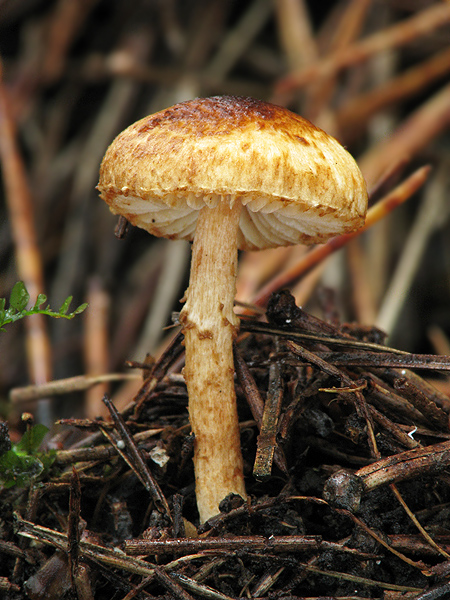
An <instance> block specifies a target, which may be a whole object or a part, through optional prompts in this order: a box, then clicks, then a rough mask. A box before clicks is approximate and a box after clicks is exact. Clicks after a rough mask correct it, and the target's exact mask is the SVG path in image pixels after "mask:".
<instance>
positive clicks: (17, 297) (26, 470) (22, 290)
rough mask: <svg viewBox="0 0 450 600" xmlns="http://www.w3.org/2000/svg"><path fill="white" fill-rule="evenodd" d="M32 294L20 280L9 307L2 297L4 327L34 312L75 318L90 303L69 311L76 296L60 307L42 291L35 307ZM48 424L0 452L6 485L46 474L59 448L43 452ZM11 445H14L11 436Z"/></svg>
mask: <svg viewBox="0 0 450 600" xmlns="http://www.w3.org/2000/svg"><path fill="white" fill-rule="evenodd" d="M29 302H30V294H29V293H28V290H27V288H26V287H25V284H24V283H23V282H22V281H18V282H17V283H16V284H15V285H14V287H13V289H12V290H11V295H10V297H9V307H8V308H6V298H0V331H4V326H5V325H8V324H9V323H14V322H15V321H19V320H20V319H23V318H24V317H29V316H31V315H47V316H48V317H53V318H54V319H73V317H74V316H75V315H78V314H80V313H81V312H83V311H84V310H85V309H86V307H87V304H81V305H80V306H79V307H78V308H76V309H75V310H74V311H72V312H69V306H70V303H71V302H72V296H69V297H68V298H67V299H66V300H65V302H64V303H63V304H62V306H61V308H60V309H59V310H58V311H54V310H52V309H51V308H50V306H48V305H46V306H45V304H46V302H47V296H45V294H39V295H38V297H37V298H36V302H35V303H34V305H33V306H31V308H27V306H28V304H29ZM47 431H48V428H47V427H45V426H44V425H39V424H38V425H34V426H33V427H30V429H28V431H26V433H25V434H24V435H23V436H22V439H21V440H20V442H18V443H17V444H15V445H14V446H13V447H12V448H10V449H8V450H7V451H6V452H3V453H1V455H0V483H1V485H2V486H3V487H4V488H10V487H13V486H14V485H17V486H19V487H20V486H25V485H27V484H29V483H30V482H31V481H32V480H35V479H36V478H37V477H39V476H40V475H43V474H44V473H45V472H46V471H47V470H48V469H49V468H50V466H51V465H52V463H53V461H54V458H55V450H47V451H45V452H40V451H39V447H40V445H41V443H42V440H43V439H44V437H45V435H46V433H47ZM7 440H8V445H10V442H9V438H7Z"/></svg>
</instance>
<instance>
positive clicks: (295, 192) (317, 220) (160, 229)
mask: <svg viewBox="0 0 450 600" xmlns="http://www.w3.org/2000/svg"><path fill="white" fill-rule="evenodd" d="M98 189H99V191H100V195H101V197H102V198H103V200H105V201H106V202H107V204H108V205H109V207H110V209H111V211H112V212H113V213H115V214H119V215H122V216H124V217H125V218H126V219H127V220H128V221H130V222H131V223H132V224H133V225H137V226H139V227H142V228H143V229H146V230H147V231H149V232H150V233H152V234H153V235H156V236H163V237H167V238H169V239H180V238H181V239H186V240H190V241H192V240H193V247H192V259H191V272H190V280H189V287H188V289H187V291H186V294H185V298H186V302H185V305H184V307H183V309H182V311H181V315H180V319H181V322H182V324H183V328H184V336H185V349H186V366H185V368H184V377H185V380H186V385H187V389H188V395H189V418H190V423H191V427H192V431H193V433H194V435H195V444H194V469H195V480H196V497H197V506H198V510H199V515H200V521H201V522H204V521H206V520H207V519H209V518H210V517H212V516H214V515H216V514H217V513H218V512H219V503H220V502H221V501H222V500H223V499H224V498H225V497H226V496H228V495H229V494H238V495H240V496H241V497H242V498H244V499H245V498H246V492H245V485H244V477H243V465H242V454H241V447H240V435H239V423H238V415H237V408H236V395H235V390H234V366H233V354H232V343H233V340H234V338H235V337H236V334H237V332H238V329H239V319H238V318H237V316H236V315H235V313H234V311H233V304H234V296H235V290H236V287H235V278H236V269H237V251H238V249H243V250H256V249H262V248H271V247H275V246H282V245H290V244H299V243H320V242H323V241H325V240H326V239H328V238H329V237H331V236H334V235H336V234H340V233H344V232H349V231H353V230H355V229H357V228H359V227H360V226H361V225H362V224H363V223H364V217H365V212H366V208H367V191H366V186H365V182H364V179H363V177H362V175H361V173H360V171H359V169H358V166H357V165H356V162H355V161H354V159H353V158H352V157H351V155H350V154H349V153H348V152H347V151H346V150H344V148H343V147H342V146H341V145H340V144H339V143H338V142H337V141H336V140H335V139H334V138H332V137H330V136H329V135H327V134H326V133H324V132H323V131H322V130H320V129H318V128H317V127H315V126H314V125H312V124H311V123H310V122H309V121H307V120H305V119H303V118H302V117H300V116H298V115H296V114H294V113H292V112H290V111H289V110H286V109H285V108H281V107H279V106H275V105H272V104H268V103H266V102H262V101H260V100H255V99H253V98H243V97H231V96H221V97H212V98H200V99H195V100H191V101H188V102H183V103H180V104H176V105H175V106H172V107H170V108H167V109H165V110H162V111H160V112H158V113H156V114H154V115H150V116H148V117H146V118H144V119H142V120H140V121H138V122H137V123H135V124H134V125H131V126H130V127H128V129H126V130H125V131H123V132H122V133H121V134H120V135H119V136H118V137H117V138H116V139H115V140H114V141H113V143H112V144H111V146H110V147H109V148H108V150H107V152H106V154H105V157H104V159H103V162H102V165H101V169H100V181H99V184H98Z"/></svg>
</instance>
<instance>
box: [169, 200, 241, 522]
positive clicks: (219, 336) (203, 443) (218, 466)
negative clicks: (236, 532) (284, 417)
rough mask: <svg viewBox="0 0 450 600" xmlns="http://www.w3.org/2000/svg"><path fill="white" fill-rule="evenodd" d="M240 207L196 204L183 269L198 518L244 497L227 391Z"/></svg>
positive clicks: (231, 394) (232, 401)
mask: <svg viewBox="0 0 450 600" xmlns="http://www.w3.org/2000/svg"><path fill="white" fill-rule="evenodd" d="M241 209H242V205H241V202H240V201H235V202H232V200H230V199H229V197H228V198H224V199H221V201H219V203H218V206H217V207H216V208H209V207H204V208H202V209H201V210H200V214H199V218H198V224H197V228H196V232H195V239H194V243H193V247H192V261H191V275H190V281H189V288H188V290H187V292H186V304H185V305H184V308H183V310H182V311H181V321H182V323H183V325H184V336H185V346H186V366H185V369H184V377H185V380H186V385H187V389H188V394H189V418H190V422H191V427H192V431H193V433H194V434H195V445H194V468H195V486H196V496H197V507H198V511H199V515H200V521H201V522H202V523H203V522H205V521H207V520H208V519H209V518H211V517H212V516H214V515H216V514H218V513H219V503H220V502H221V501H222V500H223V499H224V498H225V497H226V496H227V495H228V494H230V493H234V494H239V495H240V496H242V497H243V498H246V493H245V486H244V476H243V472H242V454H241V444H240V434H239V422H238V415H237V408H236V393H235V389H234V363H233V339H234V338H235V337H236V334H237V331H238V328H239V319H238V317H237V316H236V315H235V314H234V311H233V304H234V296H235V293H236V269H237V233H238V229H239V217H240V213H241Z"/></svg>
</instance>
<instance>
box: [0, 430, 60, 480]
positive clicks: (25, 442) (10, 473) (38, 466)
mask: <svg viewBox="0 0 450 600" xmlns="http://www.w3.org/2000/svg"><path fill="white" fill-rule="evenodd" d="M47 431H48V428H47V427H45V425H39V424H38V425H33V427H30V429H29V430H28V431H26V432H25V433H24V434H23V436H22V439H21V440H20V442H18V443H17V444H15V445H14V446H13V447H12V448H11V450H8V451H7V452H5V453H4V454H2V455H1V456H0V482H1V485H2V486H3V487H4V488H6V489H7V488H11V487H13V486H14V485H17V486H19V487H21V486H26V485H28V484H29V483H30V481H32V480H33V479H36V478H37V477H39V476H40V475H42V474H44V473H45V472H46V471H48V469H49V468H50V467H51V465H52V463H53V461H54V460H55V454H56V450H46V451H45V452H39V446H40V445H41V443H42V440H43V439H44V437H45V434H46V433H47Z"/></svg>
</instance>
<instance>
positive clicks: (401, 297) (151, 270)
mask: <svg viewBox="0 0 450 600" xmlns="http://www.w3.org/2000/svg"><path fill="white" fill-rule="evenodd" d="M449 41H450V3H449V2H448V1H442V0H436V1H433V0H334V1H332V0H329V1H321V2H316V1H313V0H240V1H237V0H235V1H232V0H135V1H134V2H130V1H129V0H0V57H1V65H2V66H1V69H2V83H1V95H0V159H1V174H2V180H3V184H2V186H1V188H0V297H8V296H9V293H10V291H11V289H12V286H13V285H14V283H15V282H16V281H17V280H19V279H20V280H24V281H25V283H26V285H27V288H28V289H29V291H30V294H31V296H32V298H33V297H35V296H36V294H37V293H39V292H44V293H46V294H47V295H48V298H49V302H50V304H51V306H52V308H55V309H57V308H58V307H59V306H60V305H61V304H62V303H63V301H64V300H65V299H66V297H67V296H69V295H73V297H74V304H73V305H72V306H73V307H75V306H77V305H78V304H80V303H82V302H89V305H90V306H89V309H88V310H87V311H86V312H85V313H84V314H83V315H81V316H78V317H77V318H75V319H74V320H72V321H69V322H62V321H61V320H58V321H51V322H50V321H49V320H45V318H44V319H38V318H36V319H35V318H33V319H30V320H27V321H26V323H24V322H21V323H17V324H14V325H12V326H9V327H8V328H7V329H6V330H5V331H4V332H1V333H0V399H1V404H0V409H1V413H2V416H3V417H9V419H10V420H11V422H14V421H15V419H18V416H19V415H20V413H21V411H23V410H30V411H31V412H35V413H37V417H38V419H39V420H43V421H44V422H51V419H53V418H55V417H60V416H75V415H76V416H82V415H89V416H93V415H95V414H97V413H99V412H100V411H102V410H103V408H102V405H101V402H100V399H101V396H102V393H103V392H104V391H105V389H108V388H107V387H103V388H101V389H100V388H98V387H97V388H95V389H93V390H91V391H89V392H88V393H86V394H79V393H77V394H69V395H64V396H62V397H60V398H58V399H56V400H54V401H53V402H52V403H49V402H45V401H40V402H39V403H38V404H37V405H36V404H35V403H34V402H31V403H23V402H21V403H17V404H13V405H11V402H10V401H9V400H8V393H9V390H11V389H12V388H16V387H18V386H23V385H26V384H28V383H42V382H44V381H46V380H51V379H60V378H66V377H70V376H74V375H80V374H90V375H95V374H99V373H109V372H124V363H125V361H126V360H138V361H142V360H144V358H145V355H146V353H151V354H153V355H158V353H160V352H161V348H163V347H164V344H165V343H166V341H167V339H168V337H170V335H171V332H170V330H164V327H166V326H168V325H170V324H171V313H172V311H173V310H179V308H180V304H179V299H180V298H181V297H182V295H183V292H184V289H185V287H186V284H187V276H188V268H189V267H188V265H189V252H190V250H189V245H188V244H187V243H183V242H176V243H170V244H168V243H166V241H165V240H159V239H158V240H157V239H153V238H151V237H150V236H149V235H148V234H147V233H145V232H143V231H140V230H138V229H132V230H131V231H130V232H129V233H128V235H127V236H126V238H125V239H123V240H118V239H116V237H115V236H114V227H115V223H116V219H115V217H113V216H112V215H111V214H110V213H109V211H108V210H107V207H106V206H105V205H104V203H103V202H102V201H100V200H99V199H98V196H97V192H96V190H95V186H96V183H97V177H98V168H99V164H100V161H101V159H102V156H103V154H104V152H105V150H106V148H107V146H108V144H109V143H110V142H111V141H112V139H113V138H114V137H115V136H116V135H117V134H118V133H119V132H120V131H121V130H122V129H123V128H125V127H126V126H127V125H128V124H130V123H132V122H134V121H136V120H137V119H139V118H141V117H143V116H145V115H147V114H150V113H153V112H155V111H157V110H160V109H162V108H164V107H166V106H169V105H172V104H174V103H177V102H180V101H183V100H186V99H190V98H193V97H196V96H209V95H216V94H237V95H250V96H255V97H258V98H261V99H264V100H269V101H273V102H275V103H278V104H282V105H284V106H287V107H288V108H290V109H292V110H294V111H295V112H298V113H300V114H302V115H303V116H305V117H306V118H308V119H310V120H311V121H313V122H314V123H315V124H317V125H318V126H320V127H322V128H323V129H325V130H326V131H327V132H329V133H331V134H332V135H334V136H335V137H336V138H337V139H339V140H340V141H341V143H342V144H343V145H345V146H346V147H347V148H348V149H349V151H350V152H351V153H352V154H353V155H354V156H355V157H356V158H357V160H358V162H359V164H360V166H361V169H362V171H363V174H364V176H365V177H366V180H367V183H368V186H369V189H373V188H374V187H375V186H376V185H377V183H378V182H379V181H380V179H382V178H383V177H384V175H385V173H386V172H388V171H389V170H390V169H392V168H395V167H396V165H401V168H400V167H399V168H398V169H397V180H396V181H395V183H398V182H399V181H401V179H402V178H404V177H406V176H407V175H408V174H410V173H412V172H413V171H414V170H415V169H417V168H418V167H420V166H421V165H424V164H431V165H432V167H433V168H432V171H431V174H430V177H429V179H428V181H427V183H426V184H425V186H423V188H422V189H421V190H420V191H419V192H418V193H416V194H414V196H413V197H412V198H411V199H410V200H409V201H408V202H406V203H405V204H404V205H403V206H401V207H400V208H398V209H397V210H396V211H394V212H393V213H392V214H390V215H389V216H388V217H386V218H385V219H384V220H383V221H382V222H380V223H378V224H377V225H376V226H374V227H373V228H372V229H371V230H370V231H368V232H366V233H365V234H364V235H363V236H361V238H358V240H357V241H356V242H353V243H352V244H350V245H349V246H347V247H346V248H345V249H343V250H341V251H339V252H338V253H336V254H335V255H334V256H333V257H331V259H329V260H328V261H326V262H325V263H324V264H321V265H320V266H319V267H318V268H317V269H316V270H315V271H313V273H311V274H309V275H308V276H307V277H305V278H303V279H302V280H301V281H299V282H294V284H293V287H292V289H293V292H294V294H295V296H296V299H297V302H298V303H299V304H301V305H303V306H304V307H306V308H307V309H308V310H311V311H313V312H318V313H321V299H323V294H321V290H323V289H326V288H330V289H332V290H333V292H334V294H335V300H334V302H335V308H336V309H337V313H338V316H339V318H340V319H341V320H345V321H358V322H360V323H362V324H367V325H377V326H379V327H380V328H382V329H383V330H385V331H386V332H387V333H388V336H389V337H388V342H389V344H390V345H395V346H397V347H400V348H402V349H405V350H410V351H413V352H437V353H450V349H449V342H448V337H449V335H450V310H449V306H450V223H449V219H448V216H449V206H450V201H449V172H450V136H449V133H448V127H449V124H450V84H449V83H448V81H449V73H450V44H449ZM304 252H305V250H304V249H303V248H291V249H281V250H280V251H270V252H268V253H255V254H251V253H247V254H242V255H241V270H240V274H239V280H238V297H239V299H240V300H242V301H245V302H250V303H251V302H252V298H253V297H254V296H255V294H256V293H257V291H258V289H260V288H261V286H262V285H263V284H264V283H266V282H267V281H269V280H270V279H271V278H272V277H274V276H275V275H276V274H277V273H279V272H280V271H282V270H283V268H284V267H285V266H286V265H288V264H292V263H295V261H298V260H301V258H302V256H303V254H304ZM322 304H323V302H322ZM136 385H137V382H136V381H133V382H131V383H130V382H128V383H126V384H123V385H120V386H119V387H117V388H113V391H114V393H115V401H116V402H117V403H118V404H119V405H120V403H126V402H127V401H129V400H130V399H131V397H132V396H133V393H134V390H135V389H136Z"/></svg>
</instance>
